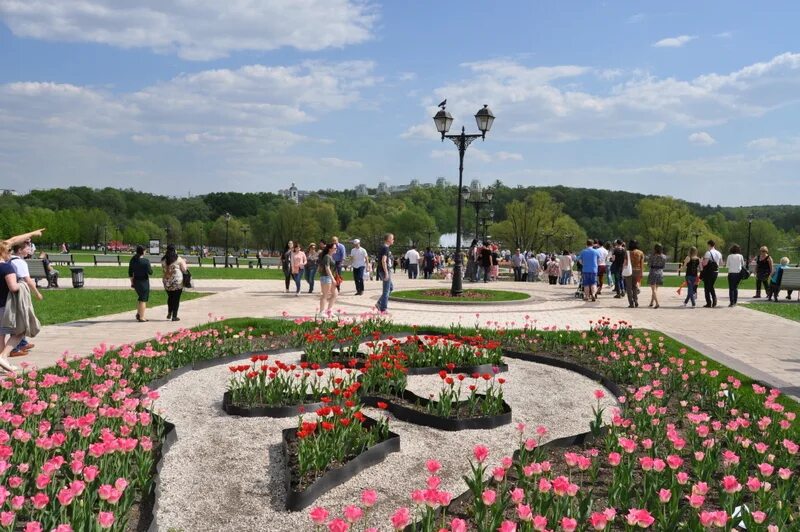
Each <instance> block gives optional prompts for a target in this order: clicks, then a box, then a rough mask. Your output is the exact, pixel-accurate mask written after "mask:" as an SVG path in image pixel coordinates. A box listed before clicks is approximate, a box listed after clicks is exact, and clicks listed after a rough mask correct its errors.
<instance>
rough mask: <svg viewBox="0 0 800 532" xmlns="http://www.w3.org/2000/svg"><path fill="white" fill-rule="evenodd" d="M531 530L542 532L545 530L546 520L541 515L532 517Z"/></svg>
mask: <svg viewBox="0 0 800 532" xmlns="http://www.w3.org/2000/svg"><path fill="white" fill-rule="evenodd" d="M533 529H534V530H536V531H537V532H542V531H544V530H546V529H547V518H546V517H545V516H543V515H536V516H534V517H533Z"/></svg>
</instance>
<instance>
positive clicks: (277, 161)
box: [0, 62, 375, 190]
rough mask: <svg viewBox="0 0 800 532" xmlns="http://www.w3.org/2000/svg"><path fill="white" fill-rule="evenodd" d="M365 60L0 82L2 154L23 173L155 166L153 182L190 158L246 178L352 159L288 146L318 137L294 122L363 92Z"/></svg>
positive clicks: (367, 74) (367, 77)
mask: <svg viewBox="0 0 800 532" xmlns="http://www.w3.org/2000/svg"><path fill="white" fill-rule="evenodd" d="M372 69H373V65H372V63H370V62H344V63H333V64H331V63H320V62H308V63H302V64H300V65H293V66H264V65H248V66H244V67H241V68H238V69H219V70H207V71H202V72H198V73H195V74H190V75H182V76H178V77H176V78H173V79H171V80H169V81H165V82H163V83H159V84H156V85H152V86H149V87H145V88H143V89H141V90H138V91H135V92H130V93H122V94H114V93H111V92H108V91H101V90H97V89H93V88H89V87H79V86H75V85H70V84H57V83H36V82H19V83H9V84H5V85H0V124H2V127H0V162H2V163H7V162H10V163H12V165H13V168H14V169H15V172H14V174H15V176H14V178H15V179H19V180H21V181H22V182H25V181H27V179H28V178H34V179H37V180H38V181H39V182H50V183H55V182H63V180H64V179H65V178H67V179H71V178H77V177H78V176H80V178H81V179H92V180H93V181H92V184H95V185H98V184H100V183H98V182H97V181H96V179H98V177H97V176H104V177H103V179H109V180H110V179H112V177H113V176H114V175H123V174H124V175H125V176H130V175H131V174H130V172H131V171H140V170H142V169H146V170H149V168H150V167H152V168H153V170H152V171H146V173H147V175H149V176H151V178H152V179H153V186H152V187H151V188H150V190H155V189H157V188H158V187H159V186H160V184H159V182H160V180H159V175H160V174H161V173H162V172H167V173H171V172H177V173H180V172H185V171H188V172H192V168H197V167H202V174H203V175H204V176H206V177H205V178H206V179H208V176H213V175H233V174H237V173H238V174H240V175H245V174H246V175H251V177H250V178H248V179H249V181H245V184H246V185H249V186H251V187H252V186H253V184H254V183H255V182H254V181H253V179H252V174H254V175H259V179H263V176H264V173H265V172H264V169H265V168H268V169H270V170H268V171H267V173H269V172H273V171H276V170H275V169H276V168H280V167H281V166H282V165H285V166H286V167H287V168H294V167H303V166H304V165H305V167H308V168H310V167H314V166H319V164H326V165H327V166H328V167H330V166H338V167H349V168H357V167H359V165H360V164H361V163H358V162H356V161H346V160H343V159H336V158H329V159H328V160H323V161H322V162H321V163H320V162H318V161H317V160H316V159H312V158H305V159H304V158H300V159H303V160H299V161H298V158H297V157H294V158H292V157H291V156H287V155H286V154H287V152H288V151H289V150H290V149H291V148H292V147H293V146H295V145H296V144H298V143H300V142H301V141H305V142H307V141H312V142H324V139H308V138H307V137H305V136H303V135H301V134H299V133H296V132H295V131H293V130H294V129H295V127H296V126H298V125H302V124H307V123H309V122H313V121H315V120H318V119H319V118H320V117H321V116H324V115H325V114H326V113H329V112H332V111H337V110H341V109H345V108H349V107H351V106H354V105H356V104H357V103H358V102H360V100H361V90H363V88H365V87H369V86H371V85H372V84H374V83H375V79H374V78H372V77H371V72H372ZM165 150H168V153H166V152H165ZM43 153H46V154H47V157H46V158H44V159H43V158H42V154H43ZM181 163H183V164H184V167H183V168H180V169H175V168H174V167H175V166H180V165H181ZM217 173H219V174H217ZM212 178H213V177H212ZM70 182H74V181H70ZM105 182H106V183H110V181H105ZM117 184H118V185H120V186H126V185H127V183H125V182H124V181H123V182H122V183H117Z"/></svg>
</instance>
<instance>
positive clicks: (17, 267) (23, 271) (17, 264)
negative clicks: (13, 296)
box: [9, 255, 31, 280]
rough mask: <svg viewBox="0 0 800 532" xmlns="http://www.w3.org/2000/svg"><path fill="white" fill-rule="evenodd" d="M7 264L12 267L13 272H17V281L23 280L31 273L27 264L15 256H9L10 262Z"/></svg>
mask: <svg viewBox="0 0 800 532" xmlns="http://www.w3.org/2000/svg"><path fill="white" fill-rule="evenodd" d="M9 262H10V263H11V265H12V266H13V267H14V271H16V272H17V280H20V279H25V278H26V277H30V276H31V271H30V270H29V269H28V263H27V262H25V261H24V260H23V259H22V258H20V257H17V256H16V255H11V260H10V261H9Z"/></svg>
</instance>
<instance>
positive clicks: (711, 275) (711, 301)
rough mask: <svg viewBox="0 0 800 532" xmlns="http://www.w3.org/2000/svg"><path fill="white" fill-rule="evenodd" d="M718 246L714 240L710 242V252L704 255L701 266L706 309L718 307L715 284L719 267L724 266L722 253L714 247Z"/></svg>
mask: <svg viewBox="0 0 800 532" xmlns="http://www.w3.org/2000/svg"><path fill="white" fill-rule="evenodd" d="M715 245H716V244H715V243H714V241H713V240H709V241H708V251H706V254H705V255H703V261H702V263H701V266H702V267H703V270H702V278H703V292H704V293H705V296H706V304H705V305H703V306H704V307H705V308H712V307H716V306H717V292H716V290H714V283H716V282H717V276H718V275H719V266H720V264H722V253H720V252H719V251H717V248H716V247H714V246H715Z"/></svg>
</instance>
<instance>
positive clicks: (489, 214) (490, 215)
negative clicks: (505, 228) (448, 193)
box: [481, 209, 494, 242]
mask: <svg viewBox="0 0 800 532" xmlns="http://www.w3.org/2000/svg"><path fill="white" fill-rule="evenodd" d="M489 220H494V209H492V210H490V211H489V212H487V213H485V214H484V215H483V216H481V227H482V228H483V235H482V238H481V240H483V241H484V242H485V241H486V239H487V238H489V235H487V234H486V227H487V226H488V225H489Z"/></svg>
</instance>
